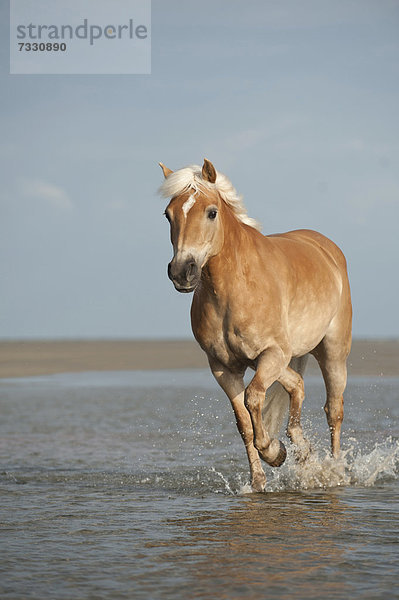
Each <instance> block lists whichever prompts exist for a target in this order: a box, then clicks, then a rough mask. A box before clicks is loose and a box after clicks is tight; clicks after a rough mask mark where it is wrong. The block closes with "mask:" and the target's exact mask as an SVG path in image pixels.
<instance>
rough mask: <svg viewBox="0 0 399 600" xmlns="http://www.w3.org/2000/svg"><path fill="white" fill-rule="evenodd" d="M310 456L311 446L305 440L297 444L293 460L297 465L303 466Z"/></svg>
mask: <svg viewBox="0 0 399 600" xmlns="http://www.w3.org/2000/svg"><path fill="white" fill-rule="evenodd" d="M311 454H312V446H311V445H310V443H309V442H308V441H307V440H304V443H302V444H298V445H297V446H296V448H295V450H294V456H295V460H296V462H297V463H299V464H303V463H304V462H306V461H307V459H308V458H309V457H310V455H311Z"/></svg>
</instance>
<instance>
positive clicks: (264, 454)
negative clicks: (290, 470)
mask: <svg viewBox="0 0 399 600" xmlns="http://www.w3.org/2000/svg"><path fill="white" fill-rule="evenodd" d="M258 452H259V455H260V457H261V458H262V460H264V461H265V462H267V464H268V465H270V466H271V467H281V465H282V464H283V462H284V461H285V459H286V458H287V450H286V449H285V446H284V444H283V442H280V441H279V440H276V439H273V440H272V441H271V442H270V444H269V445H268V447H267V448H266V450H263V451H262V450H258Z"/></svg>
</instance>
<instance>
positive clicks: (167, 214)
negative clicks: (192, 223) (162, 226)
mask: <svg viewBox="0 0 399 600" xmlns="http://www.w3.org/2000/svg"><path fill="white" fill-rule="evenodd" d="M163 214H164V215H165V217H166V218H167V219H168V221H169V223H170V215H169V213H168V212H166V211H165V212H164V213H163Z"/></svg>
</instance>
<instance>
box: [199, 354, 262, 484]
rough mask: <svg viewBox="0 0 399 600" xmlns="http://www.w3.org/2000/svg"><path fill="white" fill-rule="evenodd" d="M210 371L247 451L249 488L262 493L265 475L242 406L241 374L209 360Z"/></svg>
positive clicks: (247, 415)
mask: <svg viewBox="0 0 399 600" xmlns="http://www.w3.org/2000/svg"><path fill="white" fill-rule="evenodd" d="M209 364H210V367H211V371H212V373H213V375H214V377H215V379H216V381H217V382H218V384H219V385H220V387H221V388H222V389H223V390H224V392H225V393H226V394H227V396H228V397H229V399H230V402H231V405H232V407H233V410H234V415H235V418H236V424H237V429H238V431H239V432H240V434H241V437H242V439H243V442H244V444H245V449H246V451H247V456H248V462H249V468H250V471H251V487H252V489H253V491H254V492H263V490H264V489H265V485H266V475H265V473H264V471H263V469H262V464H261V461H260V459H259V454H258V451H257V450H256V448H255V446H254V444H253V437H254V436H253V430H252V422H251V417H250V415H249V413H248V411H247V409H246V408H245V405H244V394H245V386H244V380H243V373H232V372H231V371H229V370H228V369H226V368H225V367H224V366H223V365H221V364H220V363H219V362H217V361H215V360H213V359H209Z"/></svg>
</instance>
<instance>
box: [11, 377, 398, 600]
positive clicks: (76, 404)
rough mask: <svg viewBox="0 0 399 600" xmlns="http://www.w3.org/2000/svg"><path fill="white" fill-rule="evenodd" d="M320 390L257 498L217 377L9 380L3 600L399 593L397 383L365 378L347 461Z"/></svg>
mask: <svg viewBox="0 0 399 600" xmlns="http://www.w3.org/2000/svg"><path fill="white" fill-rule="evenodd" d="M305 383H306V391H307V398H306V400H305V404H304V409H303V425H304V430H305V432H306V434H307V436H308V437H309V438H310V440H311V442H312V446H313V454H312V456H311V458H310V459H309V461H308V462H307V463H305V464H304V465H301V466H300V465H297V464H296V463H295V460H294V457H293V452H292V449H290V448H289V451H288V458H287V461H286V463H285V464H284V465H283V466H282V467H281V468H279V469H272V468H270V467H268V466H266V474H267V477H268V483H267V488H266V492H265V493H262V494H255V493H251V491H250V487H249V484H248V481H249V472H248V465H247V461H246V456H245V451H244V447H243V444H242V442H241V438H240V436H239V435H238V433H237V431H236V428H235V423H234V418H233V414H232V411H231V408H230V405H229V402H228V400H227V398H226V397H225V396H224V394H223V392H222V391H221V390H220V389H219V388H218V387H217V385H216V383H215V382H214V381H213V379H212V378H211V375H210V374H209V372H208V371H202V370H195V371H162V372H159V371H158V372H145V373H144V372H119V373H109V372H102V373H81V374H68V375H53V376H47V377H34V378H25V379H8V380H2V381H1V382H0V415H1V418H0V521H1V534H0V535H1V539H0V544H1V549H0V552H1V557H0V597H1V598H2V600H3V599H4V600H5V599H18V600H24V599H31V598H32V599H33V598H35V599H36V598H37V599H40V600H45V599H50V598H51V599H56V600H62V599H68V600H74V599H79V600H82V599H86V598H87V599H89V598H90V599H112V600H118V599H138V600H141V599H143V600H157V599H159V600H164V599H165V600H166V599H168V600H169V599H183V598H184V599H190V598H204V599H205V598H209V599H211V598H212V599H241V598H242V599H244V598H245V599H246V600H258V599H274V598H276V599H281V600H283V599H284V600H292V599H299V598H301V599H302V598H303V599H305V598H306V599H307V600H308V599H313V598H324V599H330V598H331V599H335V598H337V599H338V598H339V599H345V600H347V599H348V598H351V599H354V598H355V599H357V598H367V599H373V598H384V599H385V598H390V599H392V598H399V585H398V581H399V543H398V542H399V520H398V516H399V474H398V470H399V442H398V438H399V379H394V378H391V379H383V378H357V379H351V380H350V382H349V384H348V388H347V393H346V402H345V419H344V426H343V434H342V445H343V457H342V459H341V460H340V461H339V462H335V461H333V460H332V459H331V458H330V456H329V434H328V429H327V424H326V421H325V415H324V412H323V409H322V407H323V404H324V390H323V385H322V381H321V378H320V379H319V378H315V377H310V378H307V379H305ZM284 437H285V436H284V435H283V438H284Z"/></svg>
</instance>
